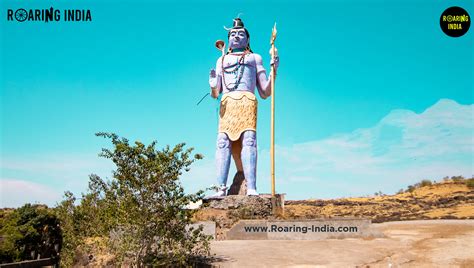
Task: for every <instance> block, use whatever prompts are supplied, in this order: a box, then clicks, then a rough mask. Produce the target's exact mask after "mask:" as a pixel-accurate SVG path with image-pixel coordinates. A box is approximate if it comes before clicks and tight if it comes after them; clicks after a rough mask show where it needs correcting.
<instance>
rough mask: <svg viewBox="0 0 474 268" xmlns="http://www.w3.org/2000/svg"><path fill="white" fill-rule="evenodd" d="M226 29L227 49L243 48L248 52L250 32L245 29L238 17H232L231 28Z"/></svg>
mask: <svg viewBox="0 0 474 268" xmlns="http://www.w3.org/2000/svg"><path fill="white" fill-rule="evenodd" d="M226 29H227V30H228V33H227V37H228V38H229V50H230V51H232V50H233V49H245V50H248V51H250V52H252V50H251V49H250V34H249V32H248V31H247V29H245V27H244V23H243V22H242V20H241V19H240V18H236V19H234V25H233V27H232V28H230V29H229V28H226Z"/></svg>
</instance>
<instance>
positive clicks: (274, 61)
mask: <svg viewBox="0 0 474 268" xmlns="http://www.w3.org/2000/svg"><path fill="white" fill-rule="evenodd" d="M270 55H272V49H270ZM270 65H273V67H275V70H276V69H278V66H279V65H280V57H278V50H277V49H276V48H275V55H273V57H272V59H271V60H270Z"/></svg>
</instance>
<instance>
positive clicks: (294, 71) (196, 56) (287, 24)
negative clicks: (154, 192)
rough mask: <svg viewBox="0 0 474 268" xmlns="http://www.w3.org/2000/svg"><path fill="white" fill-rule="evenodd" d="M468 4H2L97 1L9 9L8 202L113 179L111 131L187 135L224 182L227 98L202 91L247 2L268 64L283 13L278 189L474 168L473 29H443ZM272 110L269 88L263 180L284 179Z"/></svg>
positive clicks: (165, 139)
mask: <svg viewBox="0 0 474 268" xmlns="http://www.w3.org/2000/svg"><path fill="white" fill-rule="evenodd" d="M453 5H457V6H461V7H463V8H464V9H466V10H467V11H468V12H470V14H471V15H472V14H473V13H474V6H473V2H472V1H443V2H433V1H400V0H398V1H394V0H393V1H384V2H378V1H355V0H353V1H311V2H310V1H291V2H290V1H277V2H259V3H256V2H255V1H251V2H250V1H248V2H245V1H244V2H239V4H235V3H233V2H230V1H227V2H226V1H215V2H205V3H197V2H194V1H193V2H180V3H179V4H177V3H171V2H154V1H134V2H132V1H128V2H127V1H76V2H71V1H47V0H43V1H28V2H22V1H18V0H17V1H12V0H7V1H2V2H1V4H0V7H1V12H2V13H1V14H5V13H6V11H5V10H6V9H8V8H12V9H17V8H25V9H30V8H49V7H51V6H53V7H55V8H58V9H65V8H79V9H82V8H84V9H90V10H91V11H92V22H87V23H85V22H76V23H66V22H64V21H62V22H50V23H44V22H24V23H18V22H7V21H6V18H4V17H1V18H0V38H1V39H0V56H1V62H0V97H1V143H0V145H1V155H0V157H1V162H2V163H1V165H2V166H1V180H2V184H1V185H2V190H1V191H2V205H8V206H17V205H21V204H22V203H24V202H27V201H29V202H32V201H38V202H46V203H48V204H54V202H56V201H58V200H59V198H60V196H61V194H62V192H63V191H65V190H72V191H73V192H75V193H80V192H81V191H84V190H85V189H86V187H87V174H90V173H98V174H99V175H102V176H109V177H110V170H111V169H112V168H113V166H112V165H111V164H110V163H108V162H107V161H106V160H103V159H99V158H98V157H97V153H98V152H99V151H100V148H102V147H104V146H108V143H107V141H105V140H102V139H100V138H97V137H95V136H94V133H95V132H98V131H108V132H115V133H117V134H119V135H121V136H124V137H127V138H129V139H130V140H136V139H138V140H140V141H142V142H145V143H148V142H150V141H152V140H157V141H158V143H159V146H164V145H166V144H176V143H179V142H186V143H187V144H188V145H190V146H193V147H194V148H195V150H196V152H199V153H202V154H204V155H205V159H204V160H202V161H200V162H197V163H196V164H195V165H194V166H193V167H192V171H191V173H188V174H186V175H185V176H184V177H183V183H184V185H185V187H186V188H187V189H188V190H189V191H192V190H195V189H198V188H205V187H207V186H209V184H211V183H214V176H215V175H214V163H213V160H214V150H215V138H216V130H217V114H216V107H217V102H216V101H215V100H213V99H211V98H207V99H205V100H204V101H203V102H202V103H201V104H200V105H199V106H196V102H197V101H198V100H199V99H200V98H201V97H202V96H203V95H204V94H205V93H206V92H208V84H207V81H208V72H209V69H210V68H213V67H214V64H215V61H216V59H217V57H218V56H219V52H218V51H217V50H216V49H215V48H214V42H215V40H216V39H225V38H226V32H225V31H224V29H223V27H222V26H223V25H226V26H230V25H231V23H232V18H234V17H235V16H236V15H237V14H238V13H243V14H242V15H241V18H242V20H243V21H244V23H245V25H246V27H247V28H248V29H249V31H250V35H251V37H250V41H251V46H252V49H253V50H254V51H255V52H256V53H259V54H261V55H262V56H263V59H264V63H265V66H266V68H267V69H268V68H269V64H268V63H269V60H270V59H269V54H268V50H269V37H270V34H271V28H272V26H273V23H274V22H275V21H276V22H277V26H278V38H277V47H278V50H279V54H280V57H281V64H280V69H279V75H278V80H277V89H276V90H277V91H276V102H277V103H276V113H277V114H276V120H277V121H276V144H277V151H276V153H277V160H276V161H277V170H276V176H277V190H278V191H279V192H285V193H287V194H288V198H330V197H338V196H349V195H365V194H372V193H373V192H374V191H378V190H381V191H383V192H388V193H390V192H394V191H396V190H398V189H399V188H402V187H406V186H407V185H408V184H411V183H414V182H416V181H419V180H421V179H425V178H430V179H439V178H441V177H443V176H446V175H461V174H462V175H465V176H470V175H472V174H473V151H474V148H473V128H472V125H473V117H474V115H473V114H474V113H473V110H472V109H473V108H472V107H473V106H472V103H473V92H474V53H473V51H474V50H473V49H472V48H473V47H474V37H473V33H472V29H471V30H470V31H469V32H468V33H467V34H466V35H465V36H463V37H460V38H451V37H448V36H446V35H445V34H444V33H443V32H442V31H441V29H440V27H439V17H440V15H441V13H442V12H443V11H444V10H445V9H446V8H448V7H450V6H453ZM269 107H270V101H269V100H260V101H259V117H258V132H257V135H258V146H259V164H258V172H259V173H258V179H257V187H258V190H259V191H260V192H268V191H269V186H268V181H269V179H268V176H269V175H268V174H269V173H268V166H269V160H268V150H269V140H270V138H269V132H270V130H269V126H270V122H269V120H270V110H269ZM420 126H426V127H420ZM459 141H462V142H459ZM434 148H449V150H448V149H446V150H445V151H443V150H441V149H440V150H438V151H436V150H434ZM411 159H417V161H418V162H414V161H413V160H411ZM420 160H421V161H420ZM419 162H421V164H418V163H419ZM421 167H423V168H421ZM395 171H396V172H395ZM231 173H232V171H231ZM389 173H390V174H392V175H390V176H387V174H389ZM230 177H231V176H230ZM45 193H48V194H47V195H46V194H45Z"/></svg>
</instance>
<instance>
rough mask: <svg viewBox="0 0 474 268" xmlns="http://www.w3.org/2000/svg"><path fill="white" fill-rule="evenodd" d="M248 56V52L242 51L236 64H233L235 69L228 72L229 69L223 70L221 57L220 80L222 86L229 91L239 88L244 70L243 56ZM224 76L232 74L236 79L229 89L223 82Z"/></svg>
mask: <svg viewBox="0 0 474 268" xmlns="http://www.w3.org/2000/svg"><path fill="white" fill-rule="evenodd" d="M247 54H248V51H244V53H242V55H241V56H240V58H238V60H237V63H236V64H235V67H233V68H232V69H230V70H229V68H224V57H225V56H226V55H224V56H222V64H221V65H222V73H223V75H222V80H223V81H224V86H225V88H227V90H229V91H234V90H236V89H237V87H239V84H240V80H242V77H243V76H244V69H245V56H246V55H247ZM225 74H234V75H235V76H236V77H235V78H236V82H235V84H234V86H233V87H230V88H229V86H228V85H227V83H226V82H225Z"/></svg>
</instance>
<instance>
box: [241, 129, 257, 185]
mask: <svg viewBox="0 0 474 268" xmlns="http://www.w3.org/2000/svg"><path fill="white" fill-rule="evenodd" d="M242 135H243V136H242V154H241V158H242V165H243V168H244V176H245V179H246V180H247V194H248V193H249V190H250V192H251V193H256V190H257V134H256V133H255V131H253V130H246V131H245V132H244V133H243V134H242Z"/></svg>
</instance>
